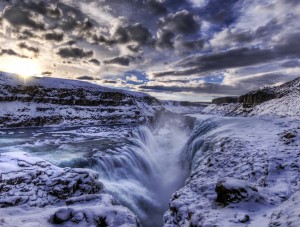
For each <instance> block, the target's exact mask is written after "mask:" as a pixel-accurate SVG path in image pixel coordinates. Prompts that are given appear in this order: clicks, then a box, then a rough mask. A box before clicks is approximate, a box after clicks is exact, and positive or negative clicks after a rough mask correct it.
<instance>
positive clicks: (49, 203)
mask: <svg viewBox="0 0 300 227" xmlns="http://www.w3.org/2000/svg"><path fill="white" fill-rule="evenodd" d="M0 173H1V175H0V208H2V209H0V226H30V227H40V226H54V225H57V224H60V226H112V227H115V226H139V221H138V219H137V217H136V216H135V215H134V214H133V213H132V212H131V211H129V209H127V208H125V207H123V206H121V205H119V203H118V201H116V200H115V199H114V198H113V197H112V196H110V195H108V194H105V193H104V189H103V184H102V183H101V182H99V181H97V173H96V172H93V171H91V170H87V169H72V168H59V167H57V166H54V165H53V164H51V163H49V162H46V161H44V160H42V159H40V158H36V157H32V156H31V155H29V154H26V153H20V152H12V153H2V154H0Z"/></svg>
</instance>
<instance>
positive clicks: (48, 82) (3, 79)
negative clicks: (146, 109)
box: [0, 72, 149, 97]
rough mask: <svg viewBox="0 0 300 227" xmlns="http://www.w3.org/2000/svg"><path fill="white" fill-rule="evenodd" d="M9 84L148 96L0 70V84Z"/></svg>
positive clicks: (79, 82) (140, 94) (80, 82)
mask: <svg viewBox="0 0 300 227" xmlns="http://www.w3.org/2000/svg"><path fill="white" fill-rule="evenodd" d="M1 85H2V86H3V85H9V86H18V85H20V86H40V87H44V88H52V89H63V88H67V89H79V88H83V89H89V90H90V91H93V90H95V91H101V92H118V93H123V94H126V95H131V96H136V97H148V96H149V95H148V94H145V93H139V92H132V91H125V90H119V89H113V88H107V87H102V86H99V85H97V84H93V83H89V82H85V81H80V80H70V79H62V78H53V77H29V78H24V77H23V76H19V75H16V74H10V73H5V72H0V86H1Z"/></svg>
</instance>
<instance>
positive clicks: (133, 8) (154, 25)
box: [0, 0, 300, 101]
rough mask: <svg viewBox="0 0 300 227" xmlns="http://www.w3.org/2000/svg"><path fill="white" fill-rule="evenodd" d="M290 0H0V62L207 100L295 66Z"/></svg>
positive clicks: (296, 12)
mask: <svg viewBox="0 0 300 227" xmlns="http://www.w3.org/2000/svg"><path fill="white" fill-rule="evenodd" d="M299 21H300V0H226V1H225V0H81V1H76V0H45V1H39V0H35V1H33V0H32V1H30V0H0V71H6V72H13V73H19V74H24V75H26V76H31V75H35V76H48V77H60V78H70V79H77V80H82V81H89V82H91V83H96V84H99V85H102V86H108V87H116V88H120V89H127V90H132V91H139V92H145V93H148V94H150V95H153V96H155V97H157V98H159V99H167V100H184V101H210V100H211V99H213V98H216V97H223V96H238V95H241V94H244V93H246V92H249V91H251V90H256V89H259V88H263V87H266V86H274V85H279V84H282V83H284V82H287V81H290V80H292V79H294V78H297V77H299V76H300V73H299V72H300V60H299V57H300V23H299Z"/></svg>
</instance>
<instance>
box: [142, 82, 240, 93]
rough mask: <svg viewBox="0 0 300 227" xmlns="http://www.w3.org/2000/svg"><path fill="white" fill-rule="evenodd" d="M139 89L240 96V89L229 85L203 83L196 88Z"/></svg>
mask: <svg viewBox="0 0 300 227" xmlns="http://www.w3.org/2000/svg"><path fill="white" fill-rule="evenodd" d="M139 88H140V89H145V90H152V91H158V92H193V93H206V94H231V95H238V94H240V90H239V89H240V88H236V87H234V86H229V85H220V84H212V83H204V84H200V85H198V86H164V85H154V86H148V85H142V86H139Z"/></svg>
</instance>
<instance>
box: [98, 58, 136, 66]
mask: <svg viewBox="0 0 300 227" xmlns="http://www.w3.org/2000/svg"><path fill="white" fill-rule="evenodd" d="M130 60H131V59H130V58H128V57H115V58H111V59H108V60H104V61H103V63H104V64H107V65H108V64H115V65H122V66H129V64H130Z"/></svg>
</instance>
